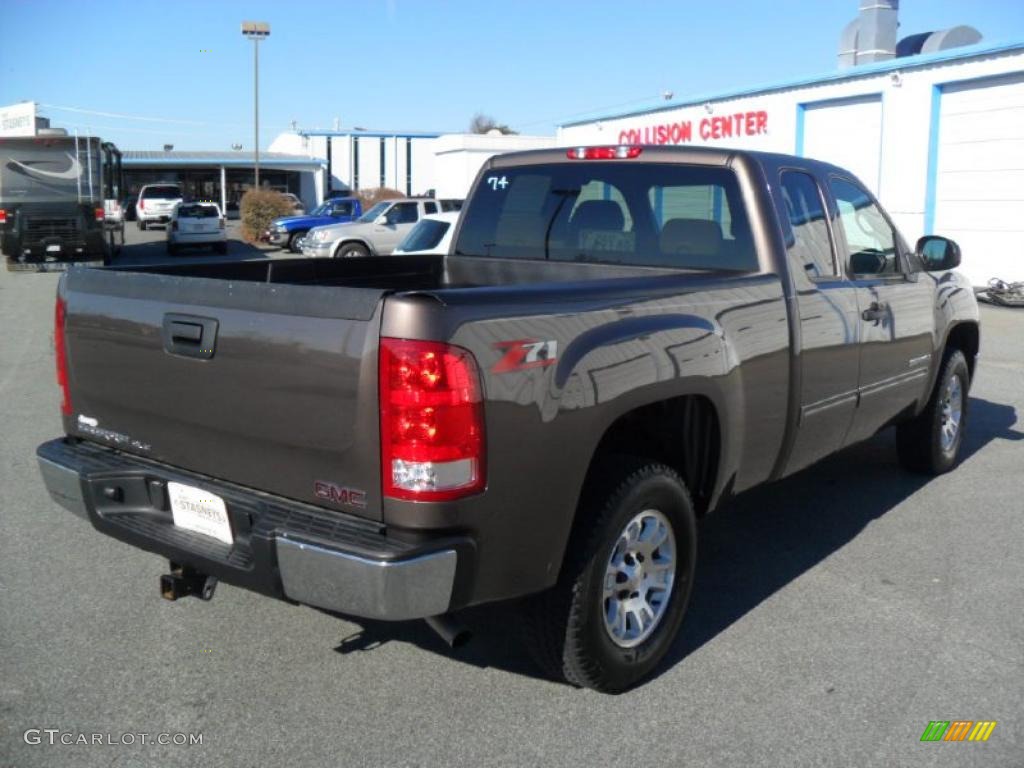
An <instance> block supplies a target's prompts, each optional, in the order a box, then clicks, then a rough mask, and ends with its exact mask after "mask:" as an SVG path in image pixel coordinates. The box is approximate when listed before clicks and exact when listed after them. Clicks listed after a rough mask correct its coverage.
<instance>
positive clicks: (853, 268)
mask: <svg viewBox="0 0 1024 768" xmlns="http://www.w3.org/2000/svg"><path fill="white" fill-rule="evenodd" d="M884 269H885V254H883V253H879V252H878V251H858V252H857V253H855V254H853V255H852V256H850V272H851V273H852V274H854V275H877V274H879V273H880V272H882V271H883V270H884Z"/></svg>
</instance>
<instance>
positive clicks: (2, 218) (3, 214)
mask: <svg viewBox="0 0 1024 768" xmlns="http://www.w3.org/2000/svg"><path fill="white" fill-rule="evenodd" d="M6 223H7V211H5V210H4V209H3V208H0V224H6Z"/></svg>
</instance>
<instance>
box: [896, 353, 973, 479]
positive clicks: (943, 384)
mask: <svg viewBox="0 0 1024 768" xmlns="http://www.w3.org/2000/svg"><path fill="white" fill-rule="evenodd" d="M954 379H956V380H958V385H959V392H960V401H961V407H960V419H959V422H958V425H957V428H956V430H955V436H954V437H953V439H952V440H951V441H950V440H948V439H947V440H945V441H944V439H943V433H944V431H945V430H946V428H947V425H948V423H949V422H950V419H949V413H948V412H947V408H946V406H947V402H946V401H947V399H948V396H949V394H950V386H951V381H952V380H954ZM970 385H971V374H970V369H969V368H968V367H967V360H966V358H965V357H964V354H963V352H961V351H960V350H959V349H953V350H950V351H949V352H947V353H946V355H945V357H944V358H943V361H942V369H941V370H940V371H939V375H938V378H937V379H936V380H935V388H934V389H933V390H932V394H931V397H929V398H928V404H927V405H926V406H925V407H924V410H923V411H921V413H919V414H918V415H917V416H915V417H914V418H913V419H911V420H910V421H907V422H904V423H903V424H900V425H899V426H898V427H897V428H896V451H897V454H898V456H899V460H900V464H902V465H903V467H904V468H905V469H908V470H910V471H911V472H921V473H924V474H929V475H941V474H943V473H944V472H949V470H951V469H952V468H953V467H955V466H956V464H957V461H958V459H959V457H960V446H961V445H962V444H963V439H964V430H965V429H966V428H967V411H968V403H969V399H968V397H967V393H968V391H969V390H970ZM953 386H954V387H956V386H957V385H956V384H954V385H953Z"/></svg>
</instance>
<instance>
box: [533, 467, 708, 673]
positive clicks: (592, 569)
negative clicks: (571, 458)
mask: <svg viewBox="0 0 1024 768" xmlns="http://www.w3.org/2000/svg"><path fill="white" fill-rule="evenodd" d="M591 477H592V478H594V480H595V482H592V483H590V484H589V487H588V489H587V491H586V492H585V493H584V497H583V500H582V501H581V505H580V510H579V512H578V517H579V520H578V522H577V526H576V529H575V531H574V533H573V535H572V538H571V539H570V541H569V546H568V548H567V551H566V555H565V563H564V565H563V568H562V572H561V574H560V576H559V580H558V582H557V584H556V585H555V586H554V587H552V588H551V589H549V590H547V591H545V592H543V593H541V594H538V595H534V596H532V597H530V598H528V599H527V600H525V601H524V603H523V612H524V621H523V629H524V631H525V632H524V633H525V639H526V642H527V647H528V649H529V651H530V653H531V655H532V656H533V658H534V660H535V661H536V662H537V663H538V665H539V666H540V667H541V669H543V670H544V671H545V672H546V673H547V674H548V675H549V676H550V677H552V678H554V679H561V680H566V681H568V682H569V683H571V684H573V685H576V686H580V687H584V688H593V689H595V690H599V691H603V692H606V693H619V692H621V691H624V690H626V689H628V688H630V687H631V686H633V685H635V684H636V683H637V682H639V681H640V680H642V679H643V678H644V677H646V676H647V675H648V674H650V673H651V671H652V670H653V669H654V668H655V666H657V664H658V663H659V662H660V661H661V660H662V659H663V658H664V656H665V654H666V653H667V652H668V651H669V649H670V648H671V646H672V642H673V641H674V640H675V638H676V635H677V634H678V633H679V627H680V625H681V624H682V620H683V615H684V614H685V612H686V606H687V603H688V602H689V599H690V592H691V589H692V587H693V576H694V571H695V569H696V564H697V519H696V514H695V513H694V509H693V502H692V501H691V500H690V494H689V492H688V491H687V489H686V485H685V484H684V483H683V480H682V478H680V477H679V475H678V474H677V473H676V472H675V471H674V470H672V469H670V468H669V467H667V466H665V465H663V464H658V463H654V462H649V461H646V460H640V459H633V458H628V457H626V458H620V460H618V461H616V462H614V463H611V462H610V463H607V464H606V465H604V466H602V467H601V468H600V469H599V470H598V471H595V472H592V474H591ZM652 509H653V510H658V511H660V512H661V513H662V514H663V516H664V517H665V518H666V519H667V520H668V522H669V523H670V525H671V528H672V532H673V535H674V537H675V549H676V556H675V570H674V582H673V585H672V591H671V592H670V595H669V598H668V602H667V603H666V604H665V606H664V608H663V613H661V614H660V619H659V620H658V621H657V622H656V623H655V625H654V628H653V630H652V631H651V633H650V635H649V636H647V637H646V639H644V640H643V641H642V642H640V643H639V644H638V645H635V646H634V647H631V648H625V647H621V646H620V645H619V644H617V643H616V642H615V641H614V640H613V638H612V636H611V632H610V631H609V630H608V629H606V627H605V618H604V611H605V610H607V603H606V602H605V598H604V596H603V588H604V580H605V574H606V571H607V568H608V564H609V560H610V558H611V557H612V554H613V551H614V550H615V548H616V546H617V544H618V542H619V539H620V536H621V534H622V533H623V532H624V530H625V528H626V526H627V524H628V523H630V521H631V520H633V519H634V517H635V516H637V515H638V513H642V512H645V511H646V510H652ZM656 552H657V550H656ZM652 561H653V556H652Z"/></svg>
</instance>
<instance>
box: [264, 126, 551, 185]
mask: <svg viewBox="0 0 1024 768" xmlns="http://www.w3.org/2000/svg"><path fill="white" fill-rule="evenodd" d="M554 144H555V139H554V137H553V136H520V135H518V134H516V135H509V136H505V135H501V134H483V135H481V134H465V133H452V134H438V133H423V132H417V133H411V132H405V133H400V132H381V131H296V132H289V133H282V134H281V135H279V136H278V137H277V138H276V139H274V141H273V142H272V143H271V145H270V150H271V151H272V152H282V153H288V154H291V155H305V156H309V157H318V158H325V159H326V163H327V180H328V183H327V187H328V189H327V190H325V191H333V190H343V191H349V190H359V189H372V188H376V187H390V188H391V189H397V190H398V191H400V192H404V193H405V194H407V195H422V194H426V193H427V192H429V191H431V190H433V191H434V194H435V195H436V196H437V197H446V198H463V197H465V196H466V193H467V192H469V187H470V185H471V184H472V183H473V179H475V178H476V174H477V171H479V170H480V166H481V165H483V163H484V161H485V160H487V158H489V157H491V156H492V155H495V154H498V153H501V152H513V151H516V150H520V149H541V148H543V147H551V146H554Z"/></svg>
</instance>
